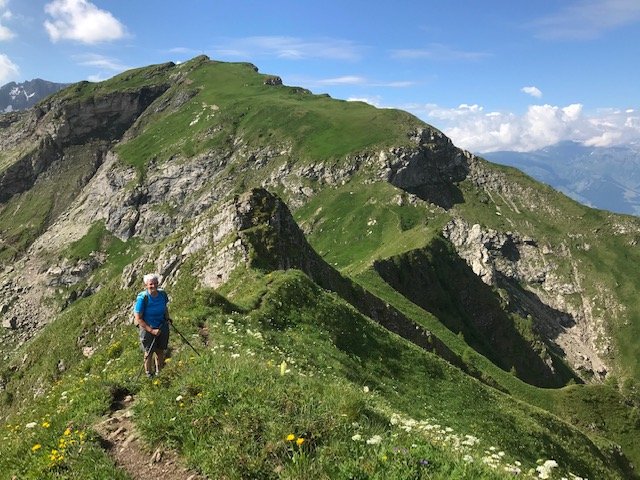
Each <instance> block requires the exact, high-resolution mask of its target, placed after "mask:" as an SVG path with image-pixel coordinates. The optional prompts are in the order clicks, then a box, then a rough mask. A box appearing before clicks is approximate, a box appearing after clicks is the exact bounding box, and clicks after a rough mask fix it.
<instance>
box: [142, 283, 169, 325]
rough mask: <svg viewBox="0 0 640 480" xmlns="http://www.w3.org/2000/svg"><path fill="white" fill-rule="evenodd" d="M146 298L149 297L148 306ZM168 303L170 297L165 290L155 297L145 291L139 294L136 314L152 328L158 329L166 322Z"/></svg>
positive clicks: (159, 291)
mask: <svg viewBox="0 0 640 480" xmlns="http://www.w3.org/2000/svg"><path fill="white" fill-rule="evenodd" d="M145 296H146V297H147V301H146V305H145V300H144V297H145ZM168 303H169V297H168V296H167V294H166V293H165V292H164V291H163V290H158V295H156V296H155V297H153V296H152V295H150V294H149V292H147V291H146V290H145V291H144V292H140V293H139V294H138V297H137V298H136V306H135V308H134V312H136V313H139V314H140V315H141V316H142V319H143V320H144V321H145V322H146V323H147V325H149V326H150V327H151V328H158V327H160V325H162V323H163V322H164V314H165V311H166V310H167V304H168Z"/></svg>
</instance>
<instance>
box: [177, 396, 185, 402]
mask: <svg viewBox="0 0 640 480" xmlns="http://www.w3.org/2000/svg"><path fill="white" fill-rule="evenodd" d="M183 399H184V397H183V396H182V395H178V396H177V397H176V402H181V401H182V400H183Z"/></svg>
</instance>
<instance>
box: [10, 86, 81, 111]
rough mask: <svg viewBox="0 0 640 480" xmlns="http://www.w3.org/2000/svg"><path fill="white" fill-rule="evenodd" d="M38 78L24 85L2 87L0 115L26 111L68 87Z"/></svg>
mask: <svg viewBox="0 0 640 480" xmlns="http://www.w3.org/2000/svg"><path fill="white" fill-rule="evenodd" d="M68 85H69V84H68V83H54V82H48V81H46V80H41V79H40V78H36V79H35V80H28V81H26V82H22V83H16V82H9V83H7V84H6V85H3V86H2V87H0V113H2V112H4V113H6V112H13V111H16V110H26V109H27V108H31V107H32V106H34V105H35V104H36V103H38V102H39V101H40V100H42V99H43V98H45V97H48V96H49V95H51V94H52V93H56V92H57V91H58V90H62V89H63V88H64V87H66V86H68Z"/></svg>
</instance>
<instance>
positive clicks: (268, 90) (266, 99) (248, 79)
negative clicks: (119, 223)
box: [118, 62, 422, 168]
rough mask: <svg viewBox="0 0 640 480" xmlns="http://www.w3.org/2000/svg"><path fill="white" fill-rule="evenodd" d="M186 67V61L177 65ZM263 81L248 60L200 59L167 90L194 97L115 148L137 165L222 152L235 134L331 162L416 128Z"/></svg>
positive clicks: (403, 119) (399, 116)
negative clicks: (176, 157)
mask: <svg viewBox="0 0 640 480" xmlns="http://www.w3.org/2000/svg"><path fill="white" fill-rule="evenodd" d="M191 68H192V67H191V66H190V65H189V62H187V63H185V64H183V65H180V66H177V67H175V69H176V70H178V71H180V70H181V69H185V70H189V69H191ZM267 78H268V76H267V75H262V74H259V73H257V72H256V71H255V69H254V67H253V66H252V65H249V64H245V63H237V64H234V63H221V62H205V63H203V64H201V65H200V66H198V68H195V69H193V71H191V72H190V73H189V74H188V81H185V82H184V83H182V84H180V85H178V86H176V87H175V88H173V89H171V90H170V91H169V92H167V94H165V95H166V96H173V97H175V96H179V95H184V92H189V95H193V96H192V97H191V98H190V99H189V100H188V101H187V102H186V103H185V104H183V105H181V107H180V109H179V110H175V109H170V108H169V109H166V110H164V111H162V112H159V113H157V114H152V116H153V121H151V120H150V119H148V120H147V123H148V127H146V128H145V129H144V130H143V131H142V132H141V133H140V134H139V135H138V136H136V137H135V138H133V139H131V140H130V141H128V142H127V143H125V144H124V145H121V146H120V147H119V148H118V152H119V153H120V155H121V156H122V158H123V159H124V161H126V162H128V163H130V164H132V165H135V166H138V167H140V168H141V167H142V166H143V165H145V164H146V162H148V161H149V159H151V158H158V159H160V160H166V159H168V158H171V157H172V156H174V155H178V156H182V157H190V156H194V155H198V154H200V153H203V152H209V151H211V150H212V149H214V150H215V149H222V150H228V149H229V147H230V145H231V144H232V143H233V142H234V141H236V140H237V139H239V138H241V139H242V142H243V144H244V145H251V146H252V147H254V148H261V147H267V146H271V147H275V148H280V149H283V150H285V151H287V152H288V154H287V155H289V156H290V158H293V159H296V161H304V160H310V159H313V160H334V161H337V160H339V159H342V158H343V157H344V156H345V155H348V154H353V153H355V152H360V151H364V150H366V149H372V148H374V147H375V148H379V147H383V146H391V145H394V146H395V145H402V144H407V143H408V142H409V140H408V137H407V131H409V130H410V129H412V128H416V127H418V126H420V125H422V123H421V122H420V121H419V120H417V119H416V118H415V117H413V116H412V115H410V114H408V113H406V112H402V111H398V110H378V109H375V108H374V107H372V106H370V105H368V104H365V103H359V102H345V101H341V100H334V99H331V98H328V97H325V96H318V95H311V94H310V93H309V92H307V91H305V90H302V89H299V88H295V87H286V86H282V85H278V86H274V85H265V83H264V82H265V79H267Z"/></svg>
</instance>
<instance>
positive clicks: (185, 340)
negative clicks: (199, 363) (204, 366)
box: [169, 322, 200, 356]
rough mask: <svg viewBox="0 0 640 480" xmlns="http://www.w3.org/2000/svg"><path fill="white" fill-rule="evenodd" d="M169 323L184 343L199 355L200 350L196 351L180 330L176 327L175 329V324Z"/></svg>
mask: <svg viewBox="0 0 640 480" xmlns="http://www.w3.org/2000/svg"><path fill="white" fill-rule="evenodd" d="M169 325H171V326H172V327H173V329H174V330H175V331H176V333H177V334H178V335H180V337H182V340H183V341H184V343H186V344H187V345H189V346H190V347H191V349H192V350H193V351H194V352H196V354H197V355H198V356H200V352H198V351H197V350H196V349H195V348H193V345H191V344H190V343H189V340H187V339H186V338H184V335H182V334H181V333H180V331H178V329H177V328H176V326H175V325H174V324H173V322H169Z"/></svg>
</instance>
